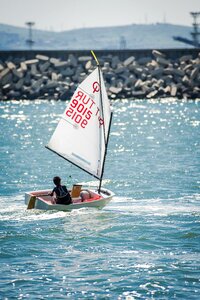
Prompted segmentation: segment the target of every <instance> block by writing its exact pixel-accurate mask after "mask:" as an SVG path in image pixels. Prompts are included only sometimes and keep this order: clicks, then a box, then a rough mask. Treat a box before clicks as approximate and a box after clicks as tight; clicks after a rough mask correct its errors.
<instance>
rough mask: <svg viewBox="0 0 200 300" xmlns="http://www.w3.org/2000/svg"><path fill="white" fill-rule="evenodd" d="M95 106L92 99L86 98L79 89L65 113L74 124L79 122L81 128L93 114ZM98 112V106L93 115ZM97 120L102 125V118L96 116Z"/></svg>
mask: <svg viewBox="0 0 200 300" xmlns="http://www.w3.org/2000/svg"><path fill="white" fill-rule="evenodd" d="M95 106H96V105H95V102H94V100H92V99H91V98H89V97H87V98H86V94H84V93H83V92H82V91H80V90H79V91H78V92H77V94H76V95H75V96H74V98H72V100H71V102H70V104H69V107H68V109H67V110H66V112H65V114H66V116H67V117H69V118H71V119H72V120H73V121H74V122H75V123H76V124H79V125H80V126H81V127H82V128H85V127H86V126H87V124H88V121H89V120H90V119H91V117H92V115H93V111H94V108H95ZM98 114H99V108H96V109H95V115H96V116H97V115H98ZM98 120H99V125H100V126H101V125H103V123H104V122H103V119H102V118H100V117H98Z"/></svg>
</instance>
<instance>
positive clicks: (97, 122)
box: [25, 51, 114, 211]
mask: <svg viewBox="0 0 200 300" xmlns="http://www.w3.org/2000/svg"><path fill="white" fill-rule="evenodd" d="M91 53H92V55H93V57H94V59H95V61H96V64H97V66H96V68H95V69H94V70H93V71H92V72H91V73H90V74H89V75H88V76H87V77H86V78H85V79H84V80H83V81H82V83H80V84H79V85H78V87H77V89H76V90H75V92H74V94H73V96H72V98H71V100H70V102H69V104H68V105H67V107H66V109H65V111H64V113H63V114H62V116H61V119H60V121H59V123H58V125H57V128H56V129H55V131H54V133H53V135H52V136H51V138H50V141H49V143H48V144H47V146H46V148H47V149H49V150H50V151H52V152H54V153H55V154H57V155H59V156H60V157H62V158H63V159H65V160H67V161H69V162H70V163H72V164H73V165H75V166H77V167H79V169H81V170H83V171H84V172H87V173H89V174H90V175H92V176H94V177H95V178H96V179H98V180H99V185H98V187H97V188H96V189H95V188H93V189H91V188H90V187H85V186H83V185H82V184H75V185H73V187H72V188H71V190H70V194H71V198H72V204H69V205H63V204H53V203H52V197H51V196H49V193H50V192H51V190H39V191H32V192H27V193H25V204H27V208H28V209H32V208H36V209H44V210H61V211H71V210H73V209H79V208H84V207H94V208H98V209H101V208H103V207H104V206H105V205H107V204H108V203H109V202H110V201H111V199H112V198H113V196H114V193H113V192H112V191H110V190H108V189H106V188H102V180H103V173H104V167H105V159H106V154H107V147H108V141H109V134H110V127H111V121H112V111H111V107H110V103H109V99H108V96H107V92H106V87H105V84H104V80H103V74H102V70H101V68H100V65H99V62H98V60H97V58H96V56H95V54H94V52H93V51H91Z"/></svg>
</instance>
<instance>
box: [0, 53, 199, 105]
mask: <svg viewBox="0 0 200 300" xmlns="http://www.w3.org/2000/svg"><path fill="white" fill-rule="evenodd" d="M100 53H101V52H100ZM100 53H99V54H97V55H98V59H99V61H100V65H101V67H102V71H103V73H104V78H105V81H106V87H107V90H108V96H109V97H110V98H111V99H117V98H122V99H124V98H126V99H127V98H133V99H142V98H147V99H151V98H155V99H156V98H166V97H174V98H178V99H186V100H187V99H198V98H200V88H199V86H200V52H198V51H195V54H193V55H192V54H191V53H189V54H185V55H181V52H180V53H179V55H178V54H177V55H176V56H174V57H171V56H170V55H169V56H168V55H167V53H165V51H158V50H151V51H149V52H148V54H147V55H145V54H144V53H140V55H135V56H134V55H131V52H130V53H127V54H128V55H126V57H125V58H123V56H122V55H119V53H118V52H117V51H116V53H114V54H109V53H105V51H102V54H100ZM122 53H123V52H122ZM138 53H139V52H138ZM88 54H90V52H89V51H88ZM133 54H134V53H133ZM95 67H96V63H95V61H94V60H93V58H92V56H90V55H87V56H86V55H83V54H82V53H80V55H77V53H76V54H75V53H73V51H71V53H67V55H66V57H61V58H59V57H53V56H50V55H44V54H43V53H42V54H41V51H38V54H35V55H34V56H33V57H31V58H30V57H24V56H20V55H18V56H8V57H1V59H0V99H1V100H25V99H29V100H35V99H51V100H53V99H54V100H67V99H69V98H70V97H71V96H72V95H73V92H74V91H75V89H76V87H77V85H78V83H79V82H81V81H82V80H83V79H84V78H85V77H86V76H87V75H88V73H90V72H91V71H92V70H93V69H94V68H95Z"/></svg>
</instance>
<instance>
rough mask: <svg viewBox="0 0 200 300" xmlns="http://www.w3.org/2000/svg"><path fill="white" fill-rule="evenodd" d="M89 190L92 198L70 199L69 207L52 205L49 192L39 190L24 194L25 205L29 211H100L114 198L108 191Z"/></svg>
mask: <svg viewBox="0 0 200 300" xmlns="http://www.w3.org/2000/svg"><path fill="white" fill-rule="evenodd" d="M87 190H89V192H90V193H91V195H92V197H91V198H89V199H85V200H82V199H81V198H72V201H73V203H72V204H69V205H63V204H52V197H51V196H47V194H48V193H50V192H51V191H50V190H40V191H32V192H27V193H25V204H26V205H27V208H29V209H32V208H34V209H41V210H58V211H72V210H74V209H80V208H85V207H89V208H91V207H92V208H97V209H102V208H103V207H104V206H106V205H107V204H108V203H109V202H110V201H111V199H112V197H113V196H114V193H113V192H111V191H109V190H108V189H101V192H100V194H98V192H96V191H94V190H90V189H87Z"/></svg>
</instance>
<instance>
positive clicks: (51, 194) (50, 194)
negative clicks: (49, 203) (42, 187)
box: [48, 188, 55, 197]
mask: <svg viewBox="0 0 200 300" xmlns="http://www.w3.org/2000/svg"><path fill="white" fill-rule="evenodd" d="M54 192H55V188H54V189H53V191H52V192H51V193H49V194H48V195H49V196H51V197H52V196H53V193H54Z"/></svg>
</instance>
